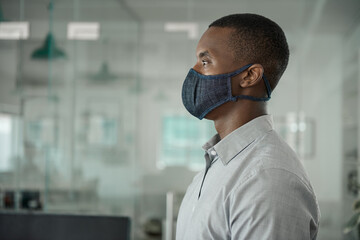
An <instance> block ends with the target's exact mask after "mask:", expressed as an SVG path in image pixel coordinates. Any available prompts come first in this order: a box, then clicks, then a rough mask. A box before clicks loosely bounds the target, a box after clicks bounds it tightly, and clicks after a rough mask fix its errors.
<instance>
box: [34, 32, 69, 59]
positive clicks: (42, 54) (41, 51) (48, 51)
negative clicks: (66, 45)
mask: <svg viewBox="0 0 360 240" xmlns="http://www.w3.org/2000/svg"><path fill="white" fill-rule="evenodd" d="M65 57H66V55H65V52H64V51H63V50H61V49H59V48H57V46H56V42H55V38H54V35H53V34H52V33H51V32H49V33H48V34H47V36H46V38H45V41H44V43H43V45H42V46H41V47H40V48H38V49H36V50H35V51H34V52H33V53H32V54H31V58H32V59H43V60H47V59H58V58H65Z"/></svg>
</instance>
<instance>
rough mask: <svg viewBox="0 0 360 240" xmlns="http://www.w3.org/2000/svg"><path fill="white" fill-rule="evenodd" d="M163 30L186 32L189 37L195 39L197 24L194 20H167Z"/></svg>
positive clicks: (197, 30) (197, 33)
mask: <svg viewBox="0 0 360 240" xmlns="http://www.w3.org/2000/svg"><path fill="white" fill-rule="evenodd" d="M164 30H165V32H187V35H188V38H189V39H196V38H197V37H198V35H199V25H198V24H197V23H194V22H168V23H165V26H164Z"/></svg>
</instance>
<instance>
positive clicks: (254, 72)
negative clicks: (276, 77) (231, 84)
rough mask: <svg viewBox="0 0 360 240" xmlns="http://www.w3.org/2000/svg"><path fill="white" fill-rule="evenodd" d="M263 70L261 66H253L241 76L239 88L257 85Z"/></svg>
mask: <svg viewBox="0 0 360 240" xmlns="http://www.w3.org/2000/svg"><path fill="white" fill-rule="evenodd" d="M263 74H264V68H263V66H262V65H261V64H258V63H256V64H253V65H251V66H250V67H249V68H248V69H246V70H245V71H244V72H242V74H241V80H240V86H241V87H242V88H247V87H252V86H254V85H256V84H257V83H259V82H260V81H261V79H262V77H263Z"/></svg>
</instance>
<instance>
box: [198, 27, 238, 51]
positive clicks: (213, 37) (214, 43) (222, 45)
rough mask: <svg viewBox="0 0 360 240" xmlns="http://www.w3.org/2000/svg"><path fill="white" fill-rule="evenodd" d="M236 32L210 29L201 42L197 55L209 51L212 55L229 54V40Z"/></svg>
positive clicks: (224, 29) (220, 28) (225, 29)
mask: <svg viewBox="0 0 360 240" xmlns="http://www.w3.org/2000/svg"><path fill="white" fill-rule="evenodd" d="M233 32H234V29H232V28H223V27H210V28H208V29H207V30H206V31H205V32H204V34H203V35H202V37H201V38H200V40H199V43H198V45H197V48H196V55H199V54H200V53H201V52H205V51H208V52H210V53H212V54H215V55H216V54H220V53H224V52H229V51H228V50H229V40H230V37H231V35H232V33H233Z"/></svg>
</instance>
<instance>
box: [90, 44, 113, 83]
mask: <svg viewBox="0 0 360 240" xmlns="http://www.w3.org/2000/svg"><path fill="white" fill-rule="evenodd" d="M108 44H109V43H108V40H107V39H104V40H103V41H102V64H101V66H100V69H99V71H98V72H97V73H95V74H90V75H89V76H88V78H89V79H90V80H92V81H94V82H112V81H114V80H117V79H118V78H119V76H118V75H116V74H114V73H111V72H110V68H109V64H108Z"/></svg>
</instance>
